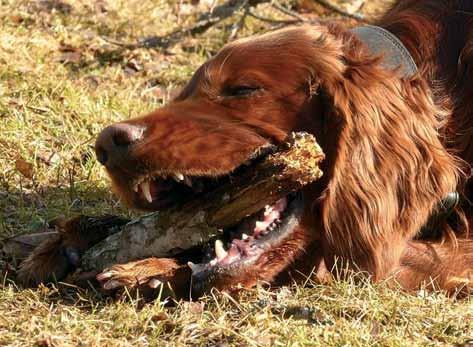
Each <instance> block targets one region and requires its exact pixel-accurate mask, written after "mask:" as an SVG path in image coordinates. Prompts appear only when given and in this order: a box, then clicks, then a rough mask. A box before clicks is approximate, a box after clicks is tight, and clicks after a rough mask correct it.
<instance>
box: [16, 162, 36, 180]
mask: <svg viewBox="0 0 473 347" xmlns="http://www.w3.org/2000/svg"><path fill="white" fill-rule="evenodd" d="M15 168H16V169H17V170H18V171H19V172H20V173H21V174H22V175H23V176H24V177H26V178H29V179H31V178H33V174H34V167H33V164H31V163H28V162H27V161H26V160H25V159H23V158H18V159H17V160H16V161H15Z"/></svg>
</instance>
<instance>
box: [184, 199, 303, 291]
mask: <svg viewBox="0 0 473 347" xmlns="http://www.w3.org/2000/svg"><path fill="white" fill-rule="evenodd" d="M303 213H304V199H303V195H302V193H295V194H290V195H288V196H286V197H284V198H282V199H279V200H278V201H276V202H275V203H274V204H273V205H268V206H266V207H265V208H264V209H262V210H261V211H258V212H257V213H255V214H253V215H251V216H249V217H246V218H244V219H243V220H241V221H240V222H239V223H238V224H237V225H235V226H233V227H231V228H227V229H224V231H223V234H222V235H221V237H220V238H217V239H214V240H212V242H211V243H210V244H209V245H207V253H206V254H205V255H204V257H203V258H202V260H201V262H200V263H197V264H193V263H191V262H189V263H188V265H189V267H190V268H191V269H192V290H193V292H194V294H197V295H200V294H202V293H205V292H207V291H208V289H210V288H211V287H213V286H215V282H220V281H223V280H224V279H226V280H227V281H226V282H228V283H232V282H235V281H234V280H232V278H233V279H239V278H244V277H245V274H247V273H248V272H254V271H255V268H257V265H258V263H259V261H260V259H261V258H262V257H264V256H265V255H268V254H269V253H271V252H273V251H275V250H276V249H277V248H279V247H281V246H282V245H283V244H284V243H285V242H286V241H287V240H290V239H292V238H293V234H294V232H295V230H297V227H298V226H299V225H300V223H301V220H302V216H303ZM261 275H263V274H262V273H261ZM252 277H254V276H253V274H252ZM256 277H259V276H256Z"/></svg>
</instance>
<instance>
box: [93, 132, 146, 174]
mask: <svg viewBox="0 0 473 347" xmlns="http://www.w3.org/2000/svg"><path fill="white" fill-rule="evenodd" d="M143 131H144V128H142V127H139V126H136V125H132V124H127V123H117V124H113V125H110V126H108V127H106V128H105V129H103V130H102V132H101V133H100V134H99V136H98V137H97V141H95V153H96V155H97V159H98V161H99V162H100V163H101V164H102V165H105V166H114V165H116V164H119V163H120V161H122V160H123V159H124V154H125V153H126V151H127V149H128V148H129V147H130V146H131V145H133V144H136V143H137V142H139V141H140V140H141V139H142V137H143Z"/></svg>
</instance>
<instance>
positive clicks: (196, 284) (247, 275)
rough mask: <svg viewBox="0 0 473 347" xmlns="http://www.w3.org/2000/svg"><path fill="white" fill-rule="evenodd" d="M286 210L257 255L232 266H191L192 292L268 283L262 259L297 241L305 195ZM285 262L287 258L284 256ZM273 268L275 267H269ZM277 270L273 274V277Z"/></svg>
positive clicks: (260, 245)
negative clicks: (260, 282) (253, 283)
mask: <svg viewBox="0 0 473 347" xmlns="http://www.w3.org/2000/svg"><path fill="white" fill-rule="evenodd" d="M287 209H288V210H289V212H288V214H287V215H286V216H285V217H284V220H283V221H282V224H281V225H280V227H279V228H278V229H277V230H275V231H273V232H271V233H270V234H269V235H268V236H267V237H265V239H263V240H261V241H260V240H259V241H258V242H257V247H255V249H256V250H255V252H254V253H252V254H251V255H249V256H242V257H241V258H240V259H238V260H236V261H234V262H232V263H230V264H225V265H221V264H219V263H216V264H211V262H207V263H200V264H190V266H191V268H192V292H193V293H194V295H199V296H200V295H202V294H204V293H206V292H208V290H209V289H210V288H213V287H216V288H220V287H221V286H220V285H219V284H220V283H222V284H224V287H226V288H228V286H229V285H230V286H231V285H237V284H241V285H243V286H245V285H246V284H247V283H246V282H248V281H253V282H254V281H257V280H267V278H265V277H266V276H265V275H266V271H269V269H266V268H265V267H266V266H265V265H264V264H265V261H262V258H264V257H265V256H267V255H268V254H270V253H271V252H273V251H275V250H277V249H278V248H279V247H281V246H283V245H284V244H285V243H286V242H288V241H289V240H292V238H293V237H294V233H295V230H296V229H297V228H298V226H299V225H300V223H301V221H302V217H303V213H304V199H303V195H302V193H300V192H299V193H297V195H296V196H295V197H294V198H293V199H292V201H291V202H290V204H289V205H288V207H287ZM281 257H282V258H284V257H285V255H284V254H281ZM268 265H270V266H271V265H272V264H268ZM274 271H275V270H274V269H273V270H271V273H272V274H273V275H276V274H277V273H276V274H274Z"/></svg>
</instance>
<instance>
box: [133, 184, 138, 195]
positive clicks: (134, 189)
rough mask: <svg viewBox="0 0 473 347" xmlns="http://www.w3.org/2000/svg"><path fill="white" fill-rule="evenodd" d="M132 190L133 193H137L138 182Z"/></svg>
mask: <svg viewBox="0 0 473 347" xmlns="http://www.w3.org/2000/svg"><path fill="white" fill-rule="evenodd" d="M133 191H134V192H135V193H138V184H137V185H136V186H134V187H133Z"/></svg>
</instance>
